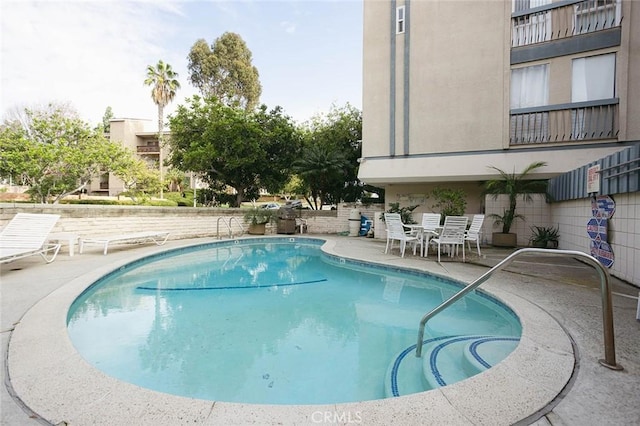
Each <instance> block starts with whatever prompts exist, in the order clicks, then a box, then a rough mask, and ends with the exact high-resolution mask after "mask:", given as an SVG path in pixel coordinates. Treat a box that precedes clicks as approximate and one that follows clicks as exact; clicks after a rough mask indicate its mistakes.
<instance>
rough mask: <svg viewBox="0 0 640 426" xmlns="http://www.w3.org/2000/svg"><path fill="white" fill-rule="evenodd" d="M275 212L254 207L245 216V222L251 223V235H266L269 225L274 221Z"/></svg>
mask: <svg viewBox="0 0 640 426" xmlns="http://www.w3.org/2000/svg"><path fill="white" fill-rule="evenodd" d="M274 211H275V210H271V209H263V208H256V207H253V208H251V209H248V210H247V211H246V212H245V214H244V220H245V221H246V222H249V234H252V235H264V233H265V231H266V225H267V223H269V222H271V220H272V219H273V213H274Z"/></svg>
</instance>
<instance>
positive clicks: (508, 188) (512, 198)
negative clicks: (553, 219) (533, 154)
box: [484, 161, 547, 247]
mask: <svg viewBox="0 0 640 426" xmlns="http://www.w3.org/2000/svg"><path fill="white" fill-rule="evenodd" d="M546 165H547V163H546V162H544V161H538V162H534V163H531V164H529V165H528V166H527V167H526V168H525V169H524V170H523V171H522V172H521V173H519V174H516V172H515V171H514V172H513V173H507V172H505V171H503V170H500V169H499V168H497V167H493V166H491V168H492V169H494V170H496V171H497V172H498V173H499V174H500V178H499V179H492V180H488V181H486V182H485V185H484V194H488V195H492V196H493V198H494V199H496V198H498V196H499V195H501V194H505V195H507V197H508V198H509V206H508V207H507V208H506V209H504V212H503V214H502V215H499V214H492V215H489V216H488V217H491V218H493V219H494V225H496V226H502V232H494V233H493V234H492V244H493V245H494V246H499V247H515V246H516V245H517V241H518V236H517V234H515V233H511V226H512V225H513V224H514V222H515V221H516V220H517V219H524V216H522V215H520V214H518V213H516V205H517V202H518V196H522V197H523V199H524V201H526V202H529V201H532V197H531V194H546V192H547V181H546V180H541V179H528V176H529V175H530V174H531V173H532V172H533V171H535V170H537V169H539V168H540V167H544V166H546Z"/></svg>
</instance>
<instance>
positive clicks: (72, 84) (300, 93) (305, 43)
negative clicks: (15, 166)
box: [0, 0, 362, 125]
mask: <svg viewBox="0 0 640 426" xmlns="http://www.w3.org/2000/svg"><path fill="white" fill-rule="evenodd" d="M227 31H230V32H235V33H237V34H239V35H240V36H241V37H242V39H243V40H244V41H245V43H246V44H247V47H248V48H249V50H250V51H251V52H252V54H253V65H254V66H255V67H256V68H257V69H258V72H259V74H260V83H261V84H262V95H261V97H260V102H261V103H263V104H266V105H267V107H269V108H270V109H271V108H273V107H275V106H281V107H282V108H283V109H284V112H285V113H286V114H287V115H289V116H291V118H293V119H294V120H295V121H297V122H299V123H302V122H304V121H306V120H308V119H309V118H311V117H312V116H313V115H315V114H318V113H320V114H324V113H326V112H327V111H329V109H330V108H331V106H332V105H336V106H343V105H345V104H346V103H349V104H351V105H352V106H354V107H356V108H358V109H361V108H362V0H316V1H311V0H287V1H285V0H281V1H267V0H206V1H205V0H203V1H184V0H183V1H163V0H147V1H125V0H59V1H54V0H44V1H42V0H41V1H29V0H3V1H2V2H0V45H1V51H0V81H1V84H0V114H2V119H5V118H7V117H9V116H10V115H11V114H12V113H15V111H16V110H19V109H24V108H38V107H43V106H46V105H47V104H49V103H51V102H55V103H63V104H69V105H70V106H72V107H73V108H75V109H76V110H77V111H78V113H79V114H80V117H81V118H82V119H83V120H85V121H87V122H88V123H90V124H92V125H95V124H98V123H100V122H101V121H102V117H103V116H104V113H105V110H106V108H107V107H108V106H110V107H111V108H112V110H113V113H114V116H115V117H116V118H144V119H149V120H152V121H153V122H154V123H155V122H156V120H157V119H156V117H157V106H156V105H155V104H154V103H153V101H152V100H151V88H150V86H145V85H144V84H143V82H144V79H145V77H146V68H147V66H148V65H155V64H157V62H158V60H160V59H161V60H163V61H164V62H166V63H169V64H170V65H171V66H172V68H173V69H174V71H176V72H177V73H178V80H179V82H180V85H181V88H180V89H179V90H178V92H177V94H176V97H175V99H174V100H173V102H172V103H171V104H169V105H168V106H167V107H166V108H165V112H166V114H171V113H172V112H173V111H174V110H175V108H176V106H177V105H180V104H184V103H185V98H187V97H190V96H193V95H194V94H198V92H197V90H196V89H195V88H194V87H193V86H192V85H191V83H190V82H189V72H188V69H187V55H188V53H189V50H190V49H191V46H193V44H194V43H195V42H196V40H198V39H204V40H206V41H207V43H208V44H209V45H212V44H213V42H214V41H215V39H217V38H218V37H220V36H221V35H222V34H224V33H225V32H227Z"/></svg>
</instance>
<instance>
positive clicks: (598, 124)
mask: <svg viewBox="0 0 640 426" xmlns="http://www.w3.org/2000/svg"><path fill="white" fill-rule="evenodd" d="M572 67H573V68H572V80H571V101H572V102H587V101H597V100H601V99H611V98H613V97H615V73H616V55H615V53H609V54H606V55H597V56H589V57H586V58H577V59H574V60H573V64H572ZM615 120H616V117H615V114H614V113H613V109H612V107H611V106H596V107H583V108H574V109H572V110H571V127H572V132H573V135H574V138H575V139H600V138H607V137H613V136H614V135H615V131H614V129H615V126H616V123H615Z"/></svg>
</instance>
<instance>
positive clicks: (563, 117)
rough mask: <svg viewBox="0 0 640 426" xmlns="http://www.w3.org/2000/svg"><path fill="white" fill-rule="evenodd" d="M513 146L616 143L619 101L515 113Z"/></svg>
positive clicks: (541, 108)
mask: <svg viewBox="0 0 640 426" xmlns="http://www.w3.org/2000/svg"><path fill="white" fill-rule="evenodd" d="M510 115H511V119H510V129H509V144H510V145H525V144H548V143H556V142H578V141H594V140H603V139H616V138H617V137H618V132H619V123H618V99H617V98H613V99H603V100H599V101H588V102H577V103H571V104H561V105H548V106H542V107H533V108H521V109H514V110H511V114H510Z"/></svg>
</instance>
